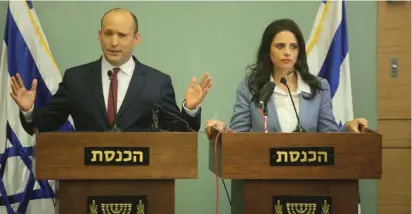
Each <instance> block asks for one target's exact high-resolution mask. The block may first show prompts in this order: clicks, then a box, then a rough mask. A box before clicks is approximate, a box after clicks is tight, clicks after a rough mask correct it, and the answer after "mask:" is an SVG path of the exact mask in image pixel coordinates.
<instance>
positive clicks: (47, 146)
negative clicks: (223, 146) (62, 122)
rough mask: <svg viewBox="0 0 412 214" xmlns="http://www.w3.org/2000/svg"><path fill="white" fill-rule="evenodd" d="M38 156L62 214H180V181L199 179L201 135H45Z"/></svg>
mask: <svg viewBox="0 0 412 214" xmlns="http://www.w3.org/2000/svg"><path fill="white" fill-rule="evenodd" d="M35 157H36V165H35V177H36V179H38V180H46V179H48V180H56V199H57V207H56V211H58V213H59V214H73V213H76V214H102V213H105V214H114V213H122V214H123V213H124V214H151V213H154V214H156V213H174V212H175V204H174V203H175V199H174V198H175V181H174V179H196V178H197V176H198V170H197V133H195V132H141V133H135V132H117V133H116V132H90V133H89V132H73V133H40V134H37V135H36V151H35Z"/></svg>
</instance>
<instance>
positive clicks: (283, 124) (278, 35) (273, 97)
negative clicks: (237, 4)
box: [205, 19, 367, 136]
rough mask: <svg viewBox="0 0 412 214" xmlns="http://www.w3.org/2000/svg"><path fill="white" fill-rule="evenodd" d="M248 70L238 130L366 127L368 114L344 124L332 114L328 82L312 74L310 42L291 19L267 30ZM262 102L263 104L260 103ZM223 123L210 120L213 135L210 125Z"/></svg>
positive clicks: (234, 123) (234, 121) (233, 125)
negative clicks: (308, 46) (309, 59)
mask: <svg viewBox="0 0 412 214" xmlns="http://www.w3.org/2000/svg"><path fill="white" fill-rule="evenodd" d="M249 69H250V71H251V72H249V73H248V75H247V76H246V78H244V79H243V81H241V83H240V84H239V86H238V88H237V91H236V100H235V105H234V108H233V115H232V118H231V120H230V125H229V129H231V130H233V131H236V132H248V131H254V132H263V131H266V132H296V131H307V132H346V131H349V132H359V129H360V128H359V127H360V126H364V127H365V128H367V121H366V120H365V119H364V118H359V119H354V120H351V121H348V122H346V123H345V125H344V126H342V128H339V126H338V124H337V123H336V121H335V117H334V115H333V112H332V99H331V92H330V86H329V83H328V82H327V80H326V79H323V78H320V77H316V76H314V75H312V74H311V73H310V72H309V68H308V64H307V58H306V47H305V41H304V38H303V35H302V33H301V30H300V29H299V27H298V26H297V24H296V23H295V22H293V21H292V20H290V19H281V20H276V21H274V22H272V23H271V24H270V25H269V26H268V27H267V28H266V30H265V32H264V34H263V36H262V41H261V44H260V47H259V50H258V53H257V61H256V63H255V64H253V65H251V66H249ZM268 83H269V84H268ZM273 83H274V84H273ZM270 86H272V87H270ZM273 86H275V87H274V88H273ZM288 88H289V89H288ZM268 91H269V92H268ZM290 95H291V96H290ZM291 98H292V99H293V102H292V99H291ZM262 101H263V105H259V104H262ZM294 105H295V106H294ZM295 108H296V112H295V110H294V109H295ZM296 113H297V114H298V116H299V120H300V125H299V122H298V117H297V115H296ZM265 115H267V119H265V117H264V116H265ZM224 126H225V124H224V122H223V121H219V120H208V121H207V123H206V127H205V129H206V133H207V134H208V135H209V136H210V133H211V127H217V128H223V127H224Z"/></svg>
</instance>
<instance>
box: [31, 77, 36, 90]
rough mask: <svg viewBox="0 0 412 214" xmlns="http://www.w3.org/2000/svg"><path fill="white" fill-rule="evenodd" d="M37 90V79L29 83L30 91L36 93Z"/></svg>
mask: <svg viewBox="0 0 412 214" xmlns="http://www.w3.org/2000/svg"><path fill="white" fill-rule="evenodd" d="M36 88H37V79H34V80H33V82H32V83H31V89H30V90H31V91H36Z"/></svg>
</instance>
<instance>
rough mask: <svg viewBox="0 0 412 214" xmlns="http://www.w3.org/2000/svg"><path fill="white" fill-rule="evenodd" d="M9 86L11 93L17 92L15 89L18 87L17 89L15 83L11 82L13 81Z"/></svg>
mask: <svg viewBox="0 0 412 214" xmlns="http://www.w3.org/2000/svg"><path fill="white" fill-rule="evenodd" d="M10 87H11V91H12V93H13V94H17V91H18V90H19V89H17V87H16V85H15V84H13V82H12V83H11V84H10Z"/></svg>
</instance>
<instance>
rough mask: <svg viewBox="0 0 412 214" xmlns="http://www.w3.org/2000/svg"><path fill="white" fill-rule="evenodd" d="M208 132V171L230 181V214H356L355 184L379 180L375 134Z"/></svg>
mask: <svg viewBox="0 0 412 214" xmlns="http://www.w3.org/2000/svg"><path fill="white" fill-rule="evenodd" d="M214 132H215V133H214V137H213V143H212V144H211V145H210V150H209V151H210V152H209V154H210V155H209V156H210V158H209V159H210V164H209V168H210V170H211V171H212V172H214V173H218V175H219V176H220V177H221V178H223V179H232V188H231V192H232V194H231V197H232V212H231V213H232V214H257V213H259V214H295V213H300V214H303V213H304V214H332V213H333V214H357V213H358V198H359V195H358V193H359V190H358V179H379V178H380V177H381V174H382V136H381V135H380V134H378V133H376V132H372V131H368V130H366V131H365V130H364V131H363V132H362V133H266V134H265V133H252V132H247V133H228V132H227V133H221V134H220V135H219V136H216V133H217V131H216V130H214ZM216 137H217V139H218V140H217V142H218V143H217V144H216V145H217V147H216V154H217V155H216V156H215V142H216V141H215V140H216ZM215 157H216V159H217V167H218V169H217V170H216V167H215Z"/></svg>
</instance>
